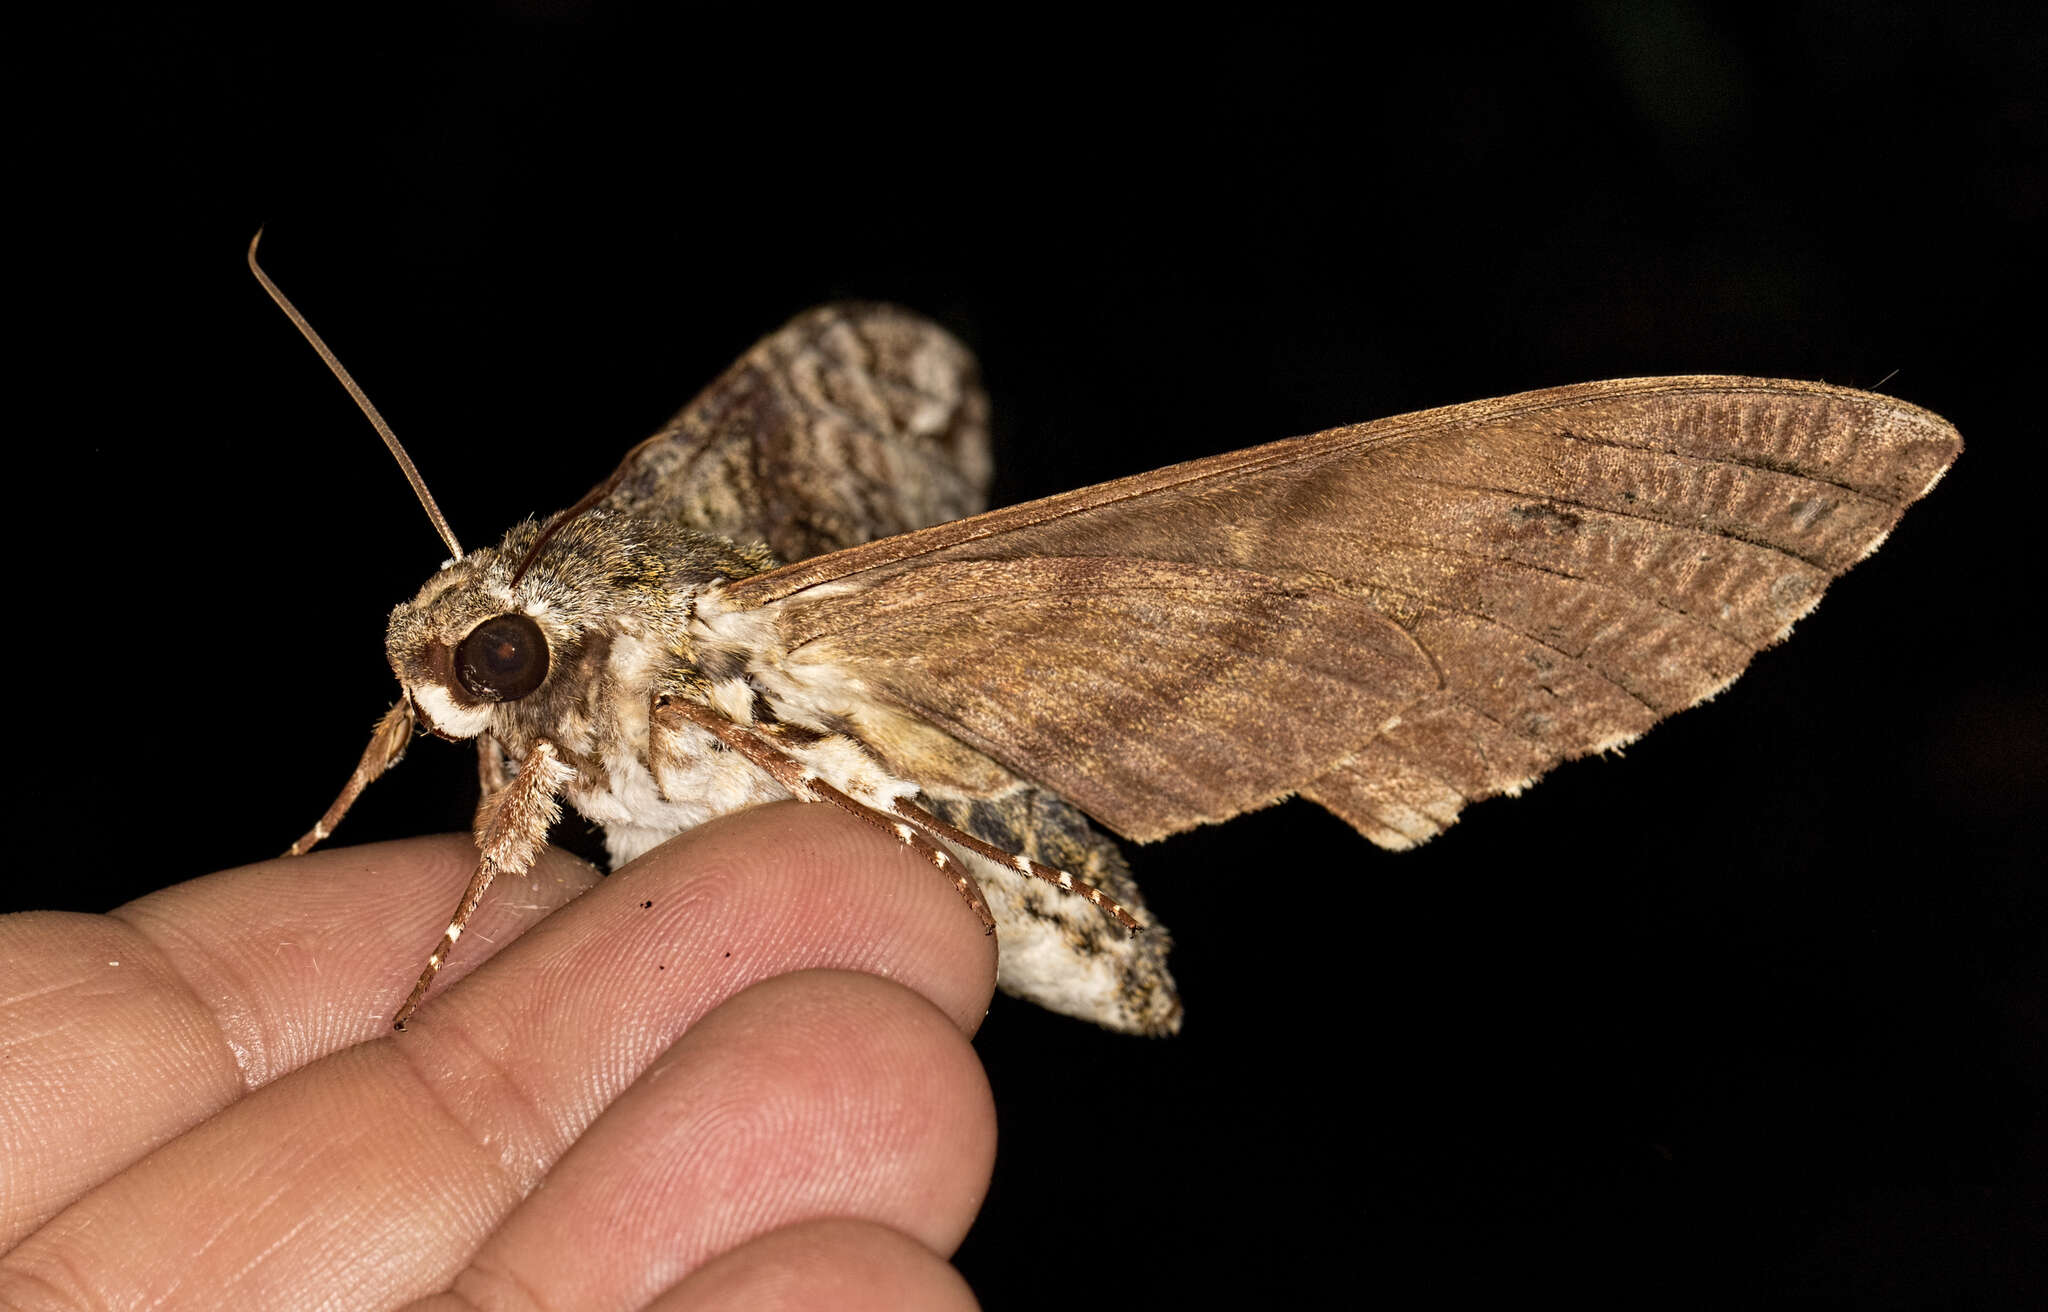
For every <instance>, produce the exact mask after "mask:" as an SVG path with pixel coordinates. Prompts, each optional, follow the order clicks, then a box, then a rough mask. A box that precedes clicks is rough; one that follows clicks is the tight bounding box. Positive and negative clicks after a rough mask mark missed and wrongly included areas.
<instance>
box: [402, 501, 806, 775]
mask: <svg viewBox="0 0 2048 1312" xmlns="http://www.w3.org/2000/svg"><path fill="white" fill-rule="evenodd" d="M768 559H769V558H768V557H766V556H765V555H764V554H763V553H761V552H759V551H754V550H749V549H745V548H740V547H736V546H734V545H733V544H732V543H731V542H729V541H727V540H726V539H724V538H713V537H707V536H704V535H701V534H695V533H688V532H685V531H683V530H679V529H672V528H667V527H665V526H662V525H658V524H654V523H652V522H650V521H647V520H643V519H639V518H636V517H634V516H629V515H623V514H620V513H618V512H616V511H612V510H608V509H603V508H596V509H590V510H585V511H583V512H582V513H580V514H578V515H576V517H575V518H574V519H573V520H568V521H566V522H563V521H561V520H560V519H558V520H557V521H554V522H551V523H549V524H548V525H547V526H546V527H542V526H541V525H538V524H536V523H535V522H534V521H532V520H528V521H526V522H525V523H522V524H520V525H518V526H517V527H515V528H514V529H513V530H512V531H511V532H510V533H508V534H506V535H505V539H504V541H502V542H501V543H499V544H498V545H497V546H495V547H485V548H482V549H481V550H478V551H473V552H471V553H470V554H468V555H466V556H464V557H463V558H462V559H460V560H451V561H449V562H448V563H447V564H445V565H443V566H442V567H441V569H440V570H439V571H438V572H437V573H436V574H435V575H434V577H433V578H431V579H429V580H428V581H427V584H426V586H425V587H423V588H421V589H420V591H419V594H418V595H417V596H415V597H414V598H413V599H412V600H411V601H408V602H405V603H404V604H403V605H400V606H399V607H398V608H397V609H395V610H393V611H392V612H391V621H390V625H389V627H388V628H387V629H386V631H385V639H384V648H385V656H386V658H387V659H389V661H390V662H391V668H392V671H393V672H394V673H395V674H397V675H398V679H399V682H401V683H402V684H404V685H405V691H406V696H407V697H408V698H409V699H410V700H411V702H412V705H413V709H414V712H415V713H416V714H417V715H418V716H419V719H420V722H421V723H422V724H423V725H424V726H425V727H426V728H428V729H430V730H431V731H433V732H435V733H437V734H439V735H440V736H442V737H444V738H457V739H461V738H474V737H476V736H477V735H478V734H480V733H483V732H485V731H486V730H489V729H492V728H493V727H502V726H503V725H504V724H505V723H506V722H507V721H508V719H509V720H512V721H519V722H524V723H525V724H526V725H527V727H529V728H531V729H535V730H552V729H556V728H559V725H558V724H557V723H556V722H557V721H559V720H561V719H562V718H564V717H568V716H574V715H575V714H576V713H577V712H578V710H579V708H580V707H581V702H582V699H583V698H585V697H587V696H589V695H590V693H591V690H592V689H593V687H594V686H595V685H596V684H597V683H599V682H600V681H601V680H600V676H601V675H602V674H603V672H604V668H605V665H606V661H607V659H608V657H609V655H610V653H611V651H612V648H613V646H614V644H615V643H617V642H618V641H620V640H622V639H623V640H630V641H633V642H636V643H638V644H639V645H640V647H641V648H643V649H647V650H655V651H659V652H661V653H663V655H664V659H665V660H666V661H667V662H668V663H670V664H671V665H681V664H687V662H688V657H689V653H690V645H689V637H688V633H687V630H688V626H689V620H690V615H691V607H692V604H693V599H694V597H695V596H696V593H697V592H698V591H699V590H700V589H701V588H703V587H704V586H706V585H708V584H710V583H712V582H714V581H716V580H719V579H726V578H739V577H743V576H745V575H747V574H752V573H755V572H757V571H758V570H759V569H761V568H762V567H763V565H764V564H765V563H767V561H768Z"/></svg>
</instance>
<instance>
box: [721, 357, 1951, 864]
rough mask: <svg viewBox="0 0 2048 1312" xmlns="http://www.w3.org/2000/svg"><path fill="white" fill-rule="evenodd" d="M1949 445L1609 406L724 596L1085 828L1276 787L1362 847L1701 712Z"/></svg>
mask: <svg viewBox="0 0 2048 1312" xmlns="http://www.w3.org/2000/svg"><path fill="white" fill-rule="evenodd" d="M1960 450H1961V442H1960V439H1959V438H1958V437H1957V436H1956V433H1955V430H1954V429H1953V428H1952V427H1950V426H1949V425H1948V424H1947V423H1945V422H1944V421H1942V420H1941V419H1939V418H1938V417H1936V416H1934V415H1932V414H1929V413H1928V412H1926V411H1923V410H1919V409H1917V408H1915V407H1912V406H1909V405H1905V404H1903V403H1901V402H1897V401H1894V400H1892V399H1890V398H1888V397H1882V396H1876V395H1872V394H1869V393H1863V392H1855V391H1850V390H1848V389H1843V388H1834V387H1828V386H1824V385H1821V384H1815V383H1796V382H1778V381H1770V380H1756V379H1742V378H1666V379H1635V380H1622V381H1617V382H1609V383H1593V384H1584V385H1580V386H1576V387H1565V388H1556V389H1552V390H1549V391H1543V392H1533V393H1526V394H1523V395H1520V396H1514V397H1508V398H1504V399H1501V400H1496V401H1482V402H1475V403H1472V404H1469V405H1463V406H1454V407H1450V408H1447V409H1442V410H1433V411H1426V412H1423V413H1420V414H1415V415H1408V416H1402V417H1399V418H1395V419H1388V420H1382V421H1379V422H1377V423H1372V424H1362V425H1356V426H1353V427H1349V428H1341V429H1333V430H1331V431H1329V432H1325V433H1319V434H1315V435H1312V436H1309V437H1303V438H1296V439H1292V440H1290V441H1286V442H1278V443H1274V444H1271V445H1269V446H1265V447H1258V448H1254V449H1252V450H1249V451H1242V452H1237V453H1233V454H1230V455H1224V456H1217V457H1213V458H1211V459H1208V460H1200V461H1195V462H1192V463H1190V464H1186V465H1179V466H1174V467H1172V468H1169V469H1165V470H1159V471H1154V472H1153V473H1150V474H1143V475H1138V476H1136V477H1134V478H1129V479H1124V480H1120V481H1118V482H1114V483H1107V484H1103V485H1101V486H1099V487H1095V488H1088V489H1084V490H1082V491H1079V492H1074V493H1069V494H1066V495H1064V496H1059V497H1052V498H1048V499H1046V500H1043V501H1037V502H1031V503H1028V504H1026V505H1023V506H1017V507H1012V508H1010V509H1007V510H1001V511H996V512H993V513H990V514H986V515H981V516H978V517H976V518H974V519H971V520H967V521H964V522H961V523H954V524H944V525H940V526H938V527H936V528H931V529H926V530H924V531H921V532H918V533H912V534H908V535H905V536H903V537H899V538H895V539H890V540H888V541H884V542H877V543H872V544H869V545H867V546H864V547H856V548H854V549H851V550H848V551H842V552H839V553H837V554H835V555H832V556H827V557H824V558H821V559H818V560H812V561H805V562H801V563H799V564H796V565H792V566H788V567H785V568H783V569H780V570H776V571H772V572H770V573H767V574H763V575H759V576H756V577H754V578H751V579H746V580H742V581H741V582H740V583H738V584H736V585H734V587H733V589H732V591H731V593H730V596H731V598H732V600H733V601H734V602H735V603H736V604H741V605H755V606H765V607H770V608H772V611H771V613H772V614H773V615H774V617H775V620H776V623H777V625H778V628H779V631H780V632H781V634H782V636H783V638H784V640H785V643H786V645H787V649H788V650H789V652H790V655H791V659H792V660H793V661H797V662H801V661H803V660H805V659H821V660H823V659H829V660H831V661H833V662H834V663H837V664H839V665H841V667H842V668H849V669H856V670H859V671H861V672H862V677H863V678H864V679H865V680H866V682H867V684H868V685H869V687H870V688H871V690H872V691H874V692H875V693H876V694H878V695H880V696H881V697H883V698H885V699H887V700H889V701H891V702H894V703H896V704H897V705H900V706H902V707H903V708H904V709H906V710H907V711H909V712H910V713H912V714H914V715H917V716H921V717H923V718H926V719H929V720H931V721H933V722H934V723H936V724H938V725H940V726H941V727H943V728H946V729H948V731H950V732H953V733H955V734H956V735H958V736H959V737H961V738H962V739H963V740H964V741H966V742H968V743H969V744H971V745H972V746H974V747H976V748H977V749H979V750H981V751H983V752H985V753H987V754H988V755H989V756H990V757H992V758H993V759H995V760H997V761H999V762H1001V763H1003V764H1004V765H1005V766H1007V767H1009V768H1011V769H1013V770H1015V771H1017V772H1018V773H1019V774H1020V775H1023V776H1025V777H1027V778H1030V779H1033V780H1034V781H1035V782H1038V783H1040V784H1043V785H1046V786H1048V787H1051V788H1053V789H1055V790H1056V791H1058V792H1059V793H1060V794H1062V795H1064V796H1066V797H1068V798H1070V799H1072V800H1073V801H1075V802H1076V803H1077V804H1078V805H1080V806H1081V807H1083V808H1084V809H1085V810H1087V811H1089V812H1090V813H1091V814H1093V815H1095V816H1096V817H1098V818H1099V819H1101V820H1102V821H1104V822H1105V823H1106V824H1108V825H1109V826H1110V827H1111V828H1113V829H1115V830H1117V831H1119V832H1121V833H1124V834H1126V835H1128V836H1131V837H1135V838H1141V839H1146V838H1156V837H1160V836H1162V835H1164V834H1168V833H1172V832H1176V831H1178V830H1181V829H1185V828H1187V827H1189V826H1190V825H1192V824H1195V823H1199V822H1202V821H1210V820H1220V819H1223V818H1225V817H1227V816H1228V815H1231V814H1234V813H1236V812H1238V811H1242V810H1245V809H1248V808H1252V807H1257V806H1261V805H1265V804H1267V803H1269V802H1271V801H1274V800H1276V799H1277V798H1278V797H1281V796H1284V795H1286V794H1287V793H1289V792H1293V791H1301V792H1303V793H1304V794H1306V795H1307V796H1309V797H1311V798H1313V799H1314V800H1316V801H1317V802H1319V803H1321V804H1322V805H1324V806H1326V807H1328V808H1329V809H1330V810H1332V811H1334V812H1336V813H1337V814H1339V815H1340V816H1342V817H1343V818H1344V819H1346V820H1347V821H1349V822H1350V823H1351V824H1352V825H1353V826H1355V827H1356V828H1357V829H1359V831H1360V832H1361V833H1363V834H1365V835H1366V836H1367V837H1368V838H1371V839H1373V840H1374V841H1375V842H1378V843H1381V844H1383V845H1385V846H1390V847H1404V846H1408V845H1411V844H1413V843H1415V842H1419V841H1422V840H1424V839H1426V838H1428V837H1430V836H1432V835H1433V834H1435V833H1437V832H1440V831H1441V830H1442V829H1443V827H1444V826H1446V825H1448V824H1449V823H1451V821H1452V820H1453V819H1455V817H1456V815H1457V813H1458V811H1459V809H1460V808H1461V807H1463V805H1464V804H1465V803H1466V802H1468V801H1472V800H1476V799H1478V798H1481V797H1486V796H1491V795H1493V794H1496V793H1500V792H1512V791H1514V790H1516V789H1518V788H1520V787H1521V786H1522V785H1524V784H1526V783H1528V782H1530V781H1531V780H1533V779H1534V778H1535V777H1536V776H1537V775H1540V774H1541V773H1542V772H1543V771H1545V770H1547V769H1549V768H1550V767H1551V766H1552V765H1555V764H1556V763H1557V762H1559V761H1561V760H1565V759H1568V758H1570V757H1574V756H1580V755H1585V754H1587V753H1590V752H1595V751H1601V750H1605V749H1607V748H1610V747H1613V746H1617V745H1619V744H1621V743H1624V742H1627V741H1628V740H1630V739H1632V738H1634V737H1635V736H1636V735H1638V734H1640V733H1642V732H1643V731H1644V730H1645V729H1647V728H1649V727H1650V725H1652V724H1653V723H1655V722H1656V721H1657V720H1658V719H1660V718H1662V717H1663V716H1665V715H1668V714H1670V713H1671V712H1673V711H1677V710H1681V709H1684V708H1685V707H1687V706H1690V705H1693V704H1694V703H1696V702H1698V701H1700V700H1702V699H1703V698H1705V697H1708V696H1711V695H1712V694H1713V693H1714V692H1715V691H1717V690H1719V689H1720V688H1722V687H1724V686H1725V685H1726V684H1727V683H1728V682H1729V681H1730V680H1732V679H1733V678H1735V676H1736V675H1738V674H1739V673H1741V671H1742V669H1743V668H1744V667H1745V666H1746V665H1747V663H1748V661H1749V659H1750V658H1751V657H1752V656H1753V655H1754V654H1755V653H1756V652H1757V651H1759V650H1761V649H1762V648H1764V647H1766V646H1769V645H1770V644H1771V643H1773V642H1775V641H1777V640H1779V639H1780V638H1782V637H1783V636H1784V635H1785V634H1786V632H1787V631H1789V629H1790V627H1791V625H1792V623H1793V622H1794V621H1795V620H1797V619H1798V618H1799V617H1800V616H1802V615H1804V614H1805V613H1806V611H1807V610H1809V609H1811V607H1812V606H1813V604H1814V603H1815V602H1816V601H1817V600H1818V599H1819V597H1820V593H1821V591H1822V589H1823V588H1824V587H1825V586H1826V585H1827V583H1828V582H1829V581H1830V580H1831V579H1832V578H1833V577H1835V576H1836V575H1837V574H1839V573H1840V572H1841V571H1842V570H1844V569H1846V568H1848V567H1849V566H1850V565H1852V564H1854V563H1855V562H1856V561H1858V560H1860V559H1862V558H1863V557H1864V556H1865V555H1868V554H1869V553H1870V552H1871V551H1872V550H1874V549H1875V548H1876V546H1877V544H1878V543H1880V542H1881V541H1882V540H1883V538H1884V536H1885V534H1886V533H1888V532H1889V531H1890V530H1891V528H1892V526H1893V525H1894V524H1896V523H1897V521H1898V518H1899V516H1900V515H1901V514H1902V513H1903V512H1904V510H1905V508H1906V507H1907V506H1908V505H1910V504H1911V503H1912V502H1913V501H1915V500H1917V499H1918V498H1919V497H1920V496H1921V495H1922V494H1924V493H1925V492H1926V491H1927V489H1928V488H1929V487H1931V486H1932V485H1933V483H1934V481H1935V480H1936V479H1937V478H1939V476H1940V475H1941V473H1942V472H1943V471H1944V470H1945V469H1946V468H1947V467H1948V465H1949V463H1950V462H1951V461H1952V460H1953V459H1954V458H1955V456H1956V454H1957V453H1958V452H1959V451H1960Z"/></svg>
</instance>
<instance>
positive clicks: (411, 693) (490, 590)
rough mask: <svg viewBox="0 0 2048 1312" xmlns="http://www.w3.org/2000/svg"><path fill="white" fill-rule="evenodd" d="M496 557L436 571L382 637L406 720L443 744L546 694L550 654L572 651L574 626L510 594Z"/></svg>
mask: <svg viewBox="0 0 2048 1312" xmlns="http://www.w3.org/2000/svg"><path fill="white" fill-rule="evenodd" d="M503 554H504V553H503V552H502V550H495V549H491V548H485V549H483V550H481V551H476V552H472V553H471V554H469V555H467V556H465V557H463V558H462V559H461V560H459V561H451V562H449V563H448V564H447V565H444V566H443V567H442V568H441V570H440V572H439V573H437V574H436V575H435V576H434V577H433V578H432V579H430V580H428V582H427V585H426V586H425V587H423V588H421V589H420V591H419V595H417V596H415V597H414V598H413V599H412V600H411V601H408V602H405V603H403V604H402V605H400V606H399V607H398V608H397V609H395V610H393V611H392V612H391V622H390V625H389V627H388V628H387V629H386V630H385V635H384V654H385V657H386V659H388V660H389V661H390V662H391V669H392V672H393V673H394V674H396V675H397V676H398V681H399V682H400V683H402V684H404V685H405V693H406V696H407V698H408V699H409V700H410V701H411V702H412V705H413V711H414V713H415V714H416V715H417V716H418V717H419V720H420V723H421V724H422V725H423V726H425V727H426V728H427V729H430V730H432V731H433V732H434V733H437V734H439V735H440V736H442V737H444V738H474V737H476V736H477V735H478V734H480V733H482V732H484V731H485V730H487V729H489V728H490V727H491V725H492V722H493V720H494V719H495V717H496V714H497V713H498V712H499V711H500V710H501V709H502V708H506V707H509V706H512V705H515V704H517V703H519V702H522V701H525V700H527V699H528V698H531V697H533V696H534V695H536V694H537V693H539V692H540V691H541V690H542V689H543V688H545V687H547V685H548V680H549V676H550V675H552V674H554V673H555V672H556V666H557V665H559V664H560V661H559V660H558V658H557V653H558V652H560V651H563V650H565V649H566V648H567V647H569V646H573V645H575V644H576V640H577V637H578V634H577V632H576V626H575V624H574V622H573V621H571V622H568V623H565V622H564V620H563V617H561V616H559V615H557V614H554V613H552V611H553V608H552V607H550V606H549V605H548V603H547V601H546V599H545V598H544V597H543V596H541V595H540V593H541V589H540V588H539V587H538V586H536V587H533V588H528V587H525V586H523V585H524V584H525V582H526V581H525V580H521V584H522V586H520V587H516V588H515V587H513V586H512V585H511V572H510V569H509V568H508V567H507V565H506V563H505V561H504V559H503ZM542 581H544V580H536V583H537V584H538V583H539V582H542Z"/></svg>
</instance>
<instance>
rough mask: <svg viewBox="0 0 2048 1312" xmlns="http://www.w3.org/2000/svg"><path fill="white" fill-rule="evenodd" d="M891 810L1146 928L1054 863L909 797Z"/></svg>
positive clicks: (1128, 924)
mask: <svg viewBox="0 0 2048 1312" xmlns="http://www.w3.org/2000/svg"><path fill="white" fill-rule="evenodd" d="M891 809H892V810H893V811H894V813H895V814H896V815H899V816H901V817H903V819H904V820H906V821H908V822H910V823H911V824H913V825H916V826H917V827H918V828H919V829H922V830H924V831H925V832H926V833H928V834H930V835H931V836H932V837H934V838H937V839H941V840H943V841H945V842H948V843H956V844H958V845H959V846H961V847H964V848H966V849H967V850H968V851H970V852H972V853H974V854H975V855H976V856H982V857H987V858H988V859H989V860H991V861H993V862H995V863H996V864H997V865H999V866H1008V867H1009V868H1010V869H1012V870H1014V871H1016V872H1017V873H1018V874H1020V875H1029V876H1031V877H1032V878H1033V879H1043V880H1044V881H1045V882H1046V883H1048V884H1051V885H1052V886H1053V887H1054V888H1057V889H1059V890H1060V891H1061V892H1063V893H1072V894H1075V895H1076V896H1078V897H1080V898H1081V899H1082V900H1083V901H1086V902H1088V903H1089V904H1090V905H1092V906H1094V907H1096V908H1098V909H1099V910H1101V911H1103V912H1105V913H1106V914H1107V915H1108V916H1109V918H1110V919H1112V920H1114V921H1116V923H1117V924H1119V925H1122V926H1123V927H1124V928H1125V929H1127V930H1129V931H1130V932H1131V933H1132V935H1134V936H1135V935H1136V934H1137V933H1138V932H1139V931H1140V930H1142V929H1144V928H1145V927H1144V926H1143V925H1141V924H1139V923H1138V918H1137V917H1136V916H1134V915H1132V914H1131V913H1130V912H1128V911H1126V910H1124V908H1123V905H1122V904H1121V903H1119V902H1118V901H1117V900H1116V899H1115V898H1113V897H1111V896H1110V895H1109V894H1107V893H1105V892H1103V891H1102V890H1101V889H1099V888H1097V887H1095V885H1093V884H1091V883H1089V882H1088V881H1087V880H1085V879H1076V878H1074V877H1073V876H1072V875H1071V874H1068V873H1067V872H1066V871H1064V870H1055V869H1053V868H1052V867H1051V866H1046V865H1040V864H1039V863H1038V862H1036V861H1033V860H1032V859H1031V858H1030V857H1028V856H1025V855H1023V854H1022V853H1019V852H1005V851H1004V850H1003V849H1002V848H1000V847H997V846H996V845H995V844H993V843H985V842H983V841H982V840H981V839H979V838H976V837H975V836H974V835H973V834H970V833H967V832H966V831H965V830H962V829H958V828H955V827H954V826H952V825H949V824H947V823H946V822H945V821H944V820H941V819H939V818H938V817H937V816H935V815H933V814H932V813H931V812H929V811H927V810H925V809H924V808H923V807H921V806H919V805H917V804H916V803H915V802H912V801H910V800H909V799H908V798H901V797H899V798H897V799H896V804H895V806H894V807H893V808H891Z"/></svg>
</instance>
